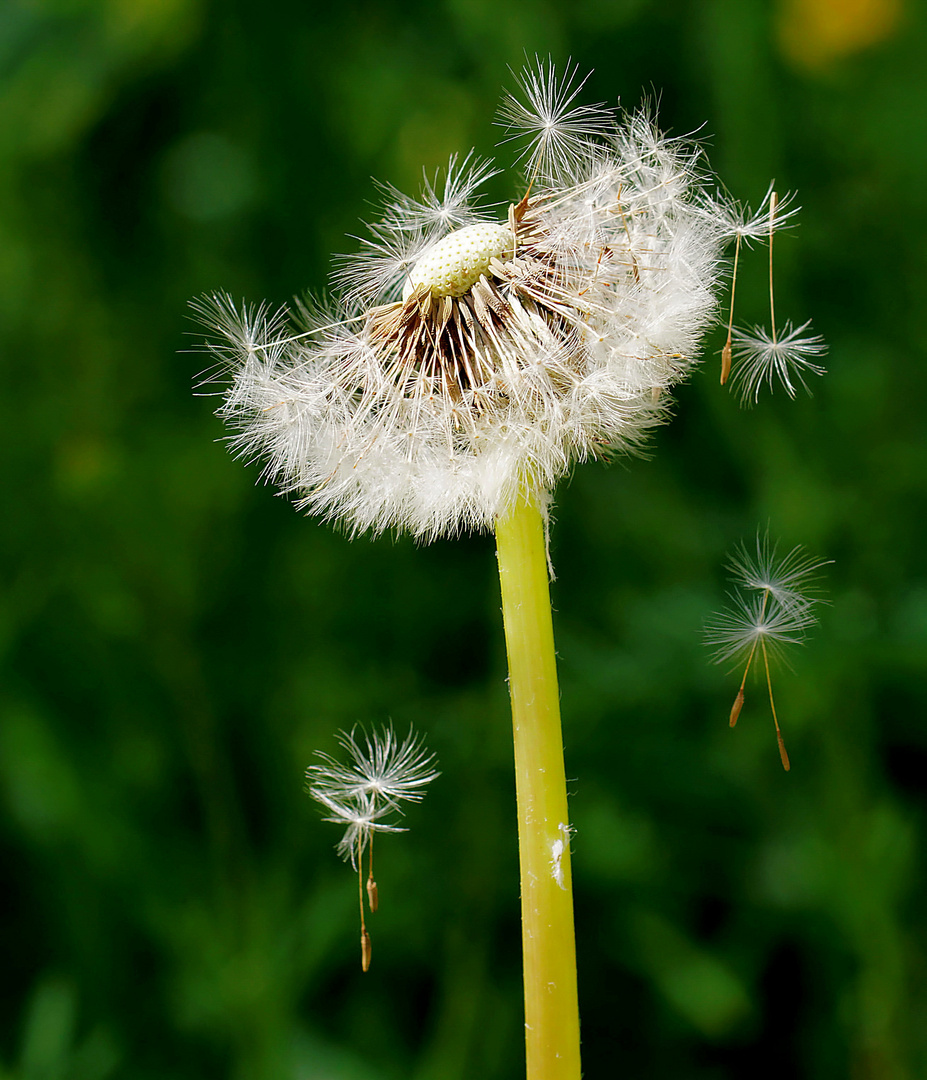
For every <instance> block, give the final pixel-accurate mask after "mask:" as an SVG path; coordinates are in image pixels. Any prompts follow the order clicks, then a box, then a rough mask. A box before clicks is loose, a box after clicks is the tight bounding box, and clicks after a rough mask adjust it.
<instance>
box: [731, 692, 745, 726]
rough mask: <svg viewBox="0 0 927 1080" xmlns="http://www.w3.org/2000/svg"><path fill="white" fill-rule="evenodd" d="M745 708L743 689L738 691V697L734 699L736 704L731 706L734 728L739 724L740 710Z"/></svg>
mask: <svg viewBox="0 0 927 1080" xmlns="http://www.w3.org/2000/svg"><path fill="white" fill-rule="evenodd" d="M743 707H744V690H743V687H741V688H740V689H739V690H738V691H737V697H735V698H734V704H733V705H732V706H731V720H730V724H731V727H733V726H734V725H735V724H736V723H737V717H738V716H740V710H741V709H742V708H743Z"/></svg>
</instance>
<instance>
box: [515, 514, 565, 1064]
mask: <svg viewBox="0 0 927 1080" xmlns="http://www.w3.org/2000/svg"><path fill="white" fill-rule="evenodd" d="M496 549H497V553H498V558H499V578H500V582H501V586H502V614H503V619H504V622H505V643H506V649H507V652H508V661H509V692H510V694H511V699H512V724H513V730H514V736H515V777H516V783H515V787H516V797H517V804H518V850H519V864H520V874H521V916H522V948H523V955H524V984H525V1043H526V1054H527V1080H579V1077H580V1063H579V1005H578V1000H577V990H576V945H575V940H574V931H573V886H572V879H571V876H570V838H569V820H570V819H569V815H568V810H567V792H566V773H565V770H564V764H563V737H562V734H561V729H560V696H559V691H558V687H557V662H556V657H555V654H554V632H553V623H552V621H551V609H550V586H549V583H548V571H547V552H546V543H545V536H544V521H543V518H542V515H541V511H540V509H539V508H538V505H537V502H536V501H534V500H532V501H530V502H527V503H520V504H519V505H517V506H515V507H513V508H512V509H510V510H508V511H507V512H506V513H505V514H504V515H503V516H501V517H500V518H498V520H497V522H496Z"/></svg>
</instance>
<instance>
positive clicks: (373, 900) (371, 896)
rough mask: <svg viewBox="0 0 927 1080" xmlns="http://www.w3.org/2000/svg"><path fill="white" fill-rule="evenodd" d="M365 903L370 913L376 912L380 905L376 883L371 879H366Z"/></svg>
mask: <svg viewBox="0 0 927 1080" xmlns="http://www.w3.org/2000/svg"><path fill="white" fill-rule="evenodd" d="M367 903H368V904H369V905H370V910H371V911H376V910H377V908H378V907H379V904H380V898H379V894H378V893H377V883H376V882H375V881H374V880H373V878H372V877H369V878H367Z"/></svg>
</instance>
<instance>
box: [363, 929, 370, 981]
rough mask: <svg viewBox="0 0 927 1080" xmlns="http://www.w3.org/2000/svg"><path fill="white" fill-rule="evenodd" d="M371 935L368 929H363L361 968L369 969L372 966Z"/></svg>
mask: <svg viewBox="0 0 927 1080" xmlns="http://www.w3.org/2000/svg"><path fill="white" fill-rule="evenodd" d="M370 952H371V949H370V935H369V934H368V933H367V931H366V930H362V931H361V968H362V970H364V971H367V970H368V969H369V967H370Z"/></svg>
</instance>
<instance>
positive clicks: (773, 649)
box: [705, 533, 829, 772]
mask: <svg viewBox="0 0 927 1080" xmlns="http://www.w3.org/2000/svg"><path fill="white" fill-rule="evenodd" d="M828 561H829V560H818V559H815V558H813V557H812V556H810V555H808V554H807V553H806V552H805V551H804V550H803V549H802V548H801V547H794V548H792V550H791V551H789V552H788V553H787V554H786V555H784V556H782V557H781V558H780V557H779V556H778V554H777V548H776V545H775V544H773V545H772V546H770V542H769V534H768V533H766V534H764V535H762V536H761V535H760V534H759V533H758V534H757V538H756V554H755V555H753V554H752V553H751V552H749V551H748V550H747V548H746V547H743V546H741V547H740V548H738V549H737V551H736V552H735V553H734V555H733V556H732V557H731V559H730V561H729V563H728V568H729V569H730V571H731V574H732V576H733V580H734V582H735V584H736V585H737V586H738V587H739V588H738V591H735V592H733V593H731V601H732V603H731V607H730V608H728V609H727V610H726V611H723V612H720V613H719V614H717V615H715V616H714V618H713V619H712V621H711V622H710V623H709V624H708V626H707V627H706V631H705V639H706V641H707V643H708V644H709V645H711V646H713V647H714V650H715V662H716V663H719V664H721V663H725V662H727V661H730V660H743V659H744V658H746V664H745V666H744V674H743V678H742V679H741V682H740V689H739V690H738V691H737V696H736V697H735V699H734V704H733V706H732V707H731V714H730V726H731V727H734V726H735V725H736V723H737V720H738V717H739V716H740V711H741V709H742V708H743V703H744V687H745V686H746V683H747V674H748V672H749V671H750V667H751V665H752V663H753V659H754V657H755V656H756V653H757V650H759V653H760V655H761V656H762V658H763V667H764V670H765V674H766V686H767V689H768V691H769V706H770V709H771V710H772V717H773V723H774V724H775V728H776V742H777V744H778V746H779V756H780V757H781V759H782V767H783V768H784V769H785V770H786V771H787V772H788V770H789V769H790V767H791V766H790V763H789V756H788V754H787V753H786V749H785V742H784V740H783V738H782V732H781V730H780V728H779V719H778V716H777V715H776V703H775V700H774V699H773V689H772V676H771V674H770V660H771V659H776V658H777V657H778V656H780V655H781V654H782V652H783V651H784V650H785V649H786V648H787V647H788V646H790V645H797V644H800V643H801V642H802V641H803V640H804V637H805V632H806V631H807V630H808V629H809V627H811V626H813V625H814V623H815V622H816V621H817V617H816V614H815V610H814V609H815V605H816V604H818V603H819V602H820V598H819V597H817V596H816V595H815V594H814V582H815V574H816V572H817V571H818V570H819V569H820V568H821V567H822V566H825V565H827V562H828Z"/></svg>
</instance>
